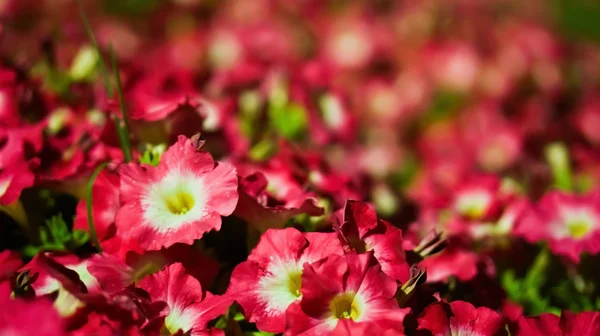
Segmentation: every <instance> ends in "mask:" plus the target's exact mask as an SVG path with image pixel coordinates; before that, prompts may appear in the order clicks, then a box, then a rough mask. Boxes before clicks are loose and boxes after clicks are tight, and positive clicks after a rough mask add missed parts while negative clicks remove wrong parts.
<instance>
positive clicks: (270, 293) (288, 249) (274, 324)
mask: <svg viewBox="0 0 600 336" xmlns="http://www.w3.org/2000/svg"><path fill="white" fill-rule="evenodd" d="M342 252H343V251H342V249H341V247H340V244H339V242H338V241H337V239H335V235H334V234H333V233H301V232H299V231H298V230H296V229H293V228H288V229H283V230H275V229H271V230H268V231H267V232H265V233H264V234H263V235H262V237H261V240H260V242H259V243H258V245H257V246H256V248H255V249H254V250H253V251H252V253H251V254H250V256H248V260H247V261H245V262H243V263H241V264H239V265H238V266H237V267H236V268H235V269H234V271H233V274H232V275H231V280H230V286H229V289H228V290H227V293H228V294H230V295H231V296H232V297H234V298H235V300H236V301H237V302H238V303H239V304H240V305H241V306H242V307H243V308H244V312H245V315H246V317H247V318H248V319H249V320H250V321H252V322H256V325H257V326H258V328H259V329H260V330H264V331H269V332H283V331H284V330H285V319H284V316H285V311H286V309H287V308H288V307H289V305H290V304H292V303H293V302H296V301H297V300H298V298H300V296H301V295H302V293H301V287H302V268H303V265H305V264H307V263H308V264H309V263H313V262H316V261H318V260H321V259H323V258H325V257H327V256H328V255H331V254H336V253H339V254H341V253H342Z"/></svg>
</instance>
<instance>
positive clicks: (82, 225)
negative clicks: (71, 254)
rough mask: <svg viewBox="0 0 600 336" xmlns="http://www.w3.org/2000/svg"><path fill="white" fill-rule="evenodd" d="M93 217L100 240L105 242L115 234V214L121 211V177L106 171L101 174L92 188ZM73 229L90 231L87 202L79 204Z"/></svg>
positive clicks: (82, 201) (83, 201)
mask: <svg viewBox="0 0 600 336" xmlns="http://www.w3.org/2000/svg"><path fill="white" fill-rule="evenodd" d="M92 200H93V202H94V203H93V204H92V216H93V218H94V227H95V229H96V234H97V235H98V239H100V240H101V241H102V240H105V239H108V238H110V237H111V236H113V235H114V233H115V225H114V223H115V214H116V213H117V210H119V207H120V203H119V176H118V175H116V174H113V173H110V172H107V171H106V170H103V171H102V172H100V174H99V175H98V177H97V178H96V181H95V183H94V186H93V188H92ZM73 228H75V229H79V230H84V231H88V230H89V223H88V218H87V208H86V201H85V200H81V201H80V202H79V204H77V213H76V215H75V222H74V223H73Z"/></svg>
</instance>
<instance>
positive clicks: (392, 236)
mask: <svg viewBox="0 0 600 336" xmlns="http://www.w3.org/2000/svg"><path fill="white" fill-rule="evenodd" d="M338 234H339V236H340V240H341V241H342V245H343V246H344V247H345V248H347V249H351V250H354V251H356V252H359V253H360V252H365V251H373V254H374V255H375V258H376V259H377V261H378V262H379V264H381V269H382V270H383V272H384V273H385V274H387V275H388V276H390V277H392V278H394V279H396V280H398V281H400V282H405V281H406V280H408V279H409V277H410V275H409V272H410V266H409V265H408V263H407V262H406V254H405V252H404V249H403V248H402V246H403V241H402V230H400V229H398V228H396V227H394V226H392V225H391V224H390V223H387V222H385V221H383V220H380V219H379V218H377V213H376V212H375V209H373V208H372V207H371V206H369V205H368V204H366V203H362V202H358V201H348V202H347V203H346V207H345V208H344V213H343V219H339V224H338Z"/></svg>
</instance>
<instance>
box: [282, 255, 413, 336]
mask: <svg viewBox="0 0 600 336" xmlns="http://www.w3.org/2000/svg"><path fill="white" fill-rule="evenodd" d="M396 290H397V285H396V282H395V281H394V280H393V279H392V278H390V277H388V276H387V275H385V273H383V272H382V271H381V267H380V266H379V264H377V261H376V260H375V258H374V257H373V254H372V253H365V254H346V255H343V256H339V255H331V256H329V257H328V258H327V259H323V260H321V261H318V262H316V263H313V264H305V265H304V271H303V273H302V289H301V290H300V291H301V294H302V299H301V300H300V301H296V302H294V303H293V304H292V305H291V306H290V307H289V308H288V310H287V314H286V317H287V325H288V329H287V331H286V335H328V334H334V335H336V334H339V335H342V334H348V333H349V332H350V331H352V333H356V334H360V333H361V332H364V331H365V330H368V331H369V333H372V334H374V335H381V334H382V333H383V331H390V330H394V331H395V333H394V334H396V335H398V334H400V335H402V334H403V328H402V321H403V319H404V316H405V315H406V314H407V313H408V309H399V308H398V303H397V302H396V300H395V298H394V294H395V293H396ZM355 331H356V332H355Z"/></svg>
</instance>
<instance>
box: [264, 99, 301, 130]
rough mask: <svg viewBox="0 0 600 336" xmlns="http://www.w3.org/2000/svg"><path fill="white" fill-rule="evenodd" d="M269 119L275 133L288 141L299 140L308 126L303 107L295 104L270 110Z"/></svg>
mask: <svg viewBox="0 0 600 336" xmlns="http://www.w3.org/2000/svg"><path fill="white" fill-rule="evenodd" d="M269 119H270V120H271V125H272V126H273V127H274V128H275V130H276V131H277V133H279V134H280V135H282V136H283V137H285V138H288V139H299V138H301V137H302V136H303V135H304V133H305V132H306V128H307V126H308V117H307V115H306V111H305V110H304V107H302V106H301V105H299V104H295V103H290V104H286V105H284V106H277V107H272V108H270V109H269Z"/></svg>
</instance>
